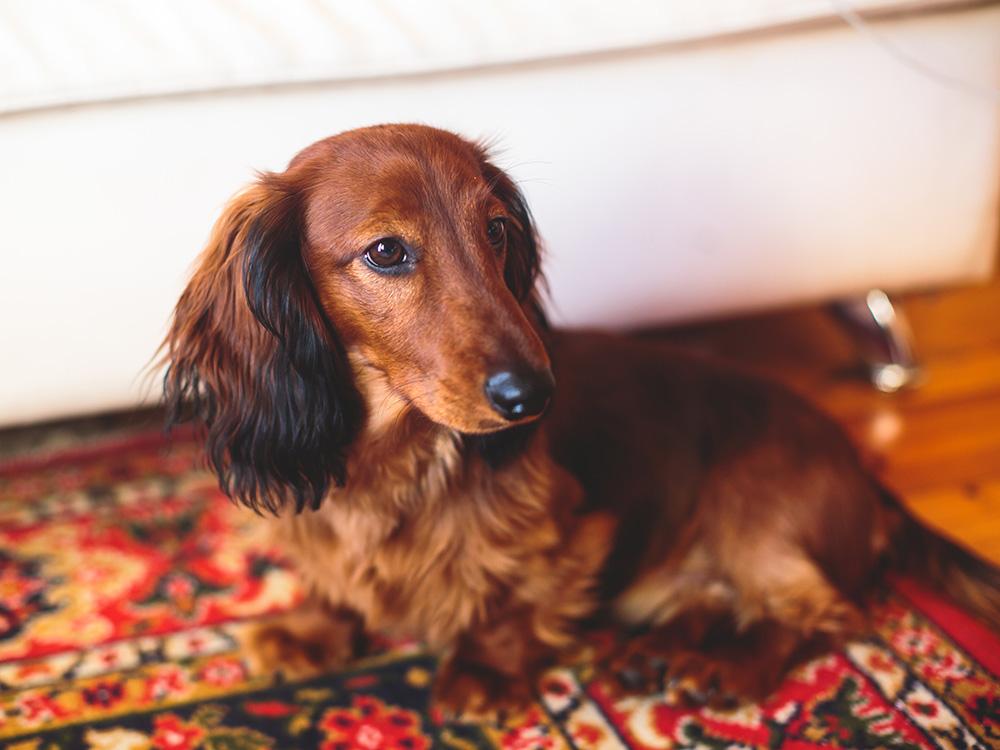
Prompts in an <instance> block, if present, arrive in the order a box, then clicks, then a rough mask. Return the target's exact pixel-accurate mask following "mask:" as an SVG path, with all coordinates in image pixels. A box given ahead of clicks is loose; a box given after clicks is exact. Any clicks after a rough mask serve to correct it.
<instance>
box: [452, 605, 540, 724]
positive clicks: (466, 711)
mask: <svg viewBox="0 0 1000 750" xmlns="http://www.w3.org/2000/svg"><path fill="white" fill-rule="evenodd" d="M531 620H532V617H531V612H530V610H527V609H524V610H521V611H518V612H515V613H513V614H511V615H509V616H507V617H505V618H502V619H497V620H495V621H491V622H489V623H488V624H486V625H484V626H482V627H480V628H479V629H477V630H475V631H474V632H470V633H467V634H465V635H464V636H463V637H462V638H461V640H460V641H459V643H458V645H457V646H456V647H455V648H454V650H453V651H452V652H451V653H450V654H449V655H448V656H447V657H446V658H445V659H444V660H443V661H442V663H441V667H440V669H439V670H438V674H437V678H436V679H435V683H434V704H435V706H437V708H439V709H440V710H441V711H442V712H443V713H444V714H445V715H446V716H448V717H450V718H459V719H463V720H495V719H503V717H504V716H505V714H506V713H507V712H513V711H517V710H518V709H521V708H524V707H525V706H526V705H527V704H528V703H530V701H531V699H532V691H533V689H534V686H535V683H536V682H537V679H538V676H539V674H540V673H541V671H542V670H543V669H544V668H545V667H546V666H548V665H549V664H551V663H552V662H553V661H554V659H555V655H556V651H555V649H553V648H552V647H551V646H548V645H546V644H544V643H542V642H541V641H540V640H538V638H537V637H535V635H534V634H533V632H532V624H531Z"/></svg>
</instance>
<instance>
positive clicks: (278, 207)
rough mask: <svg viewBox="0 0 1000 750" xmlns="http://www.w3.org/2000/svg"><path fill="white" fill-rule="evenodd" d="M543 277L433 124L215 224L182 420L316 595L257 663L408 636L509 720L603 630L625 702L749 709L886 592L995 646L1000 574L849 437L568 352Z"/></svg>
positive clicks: (502, 206)
mask: <svg viewBox="0 0 1000 750" xmlns="http://www.w3.org/2000/svg"><path fill="white" fill-rule="evenodd" d="M633 249H634V250H637V251H638V250H642V251H643V252H652V251H654V248H653V247H649V248H614V249H612V248H609V249H608V252H607V253H606V254H605V261H604V262H606V263H628V264H633V265H635V266H636V273H642V263H641V261H642V259H641V258H639V257H636V255H635V254H633V253H632V252H631V250H633ZM539 264H540V244H539V240H538V239H537V237H536V234H535V229H534V226H533V223H532V217H531V214H530V211H529V209H528V206H527V205H526V203H525V200H524V198H523V196H522V194H521V193H520V192H519V190H518V188H517V186H516V185H515V183H514V182H513V181H512V180H511V178H510V177H509V176H508V175H507V174H506V173H504V172H503V171H501V170H500V169H498V168H497V167H496V166H494V164H493V163H492V162H491V161H490V157H489V155H488V154H487V152H486V150H485V148H484V147H482V146H480V145H477V144H474V143H471V142H469V141H467V140H465V139H463V138H461V137H460V136H457V135H455V134H452V133H450V132H446V131H443V130H438V129H435V128H431V127H426V126H418V125H381V126H374V127H367V128H362V129H358V130H351V131H348V132H345V133H341V134H339V135H336V136H333V137H331V138H327V139H325V140H321V141H319V142H317V143H315V144H313V145H311V146H309V147H307V148H306V149H305V150H303V151H302V152H301V153H299V154H298V155H297V156H295V157H294V159H292V161H291V162H290V164H289V166H288V168H287V169H286V170H285V171H283V172H280V173H263V174H260V175H259V177H258V178H257V179H256V181H255V182H254V183H253V184H252V185H250V186H249V187H248V188H246V189H245V190H244V191H243V192H241V193H239V194H238V195H237V196H236V197H235V198H233V199H232V201H231V202H230V203H229V204H228V206H227V207H226V208H225V209H224V211H223V213H222V216H221V218H220V219H219V220H218V222H217V223H216V225H215V227H214V229H213V230H212V233H211V237H210V239H209V241H208V245H207V248H206V249H205V250H204V252H203V254H202V255H201V257H200V260H199V261H198V265H197V268H196V271H195V273H194V274H193V276H192V278H191V280H190V282H189V283H188V285H187V288H186V289H185V290H184V292H183V294H182V296H181V297H180V300H179V302H178V303H177V306H176V309H175V311H174V315H173V320H172V324H171V327H170V329H169V333H168V335H167V338H166V340H165V342H164V352H165V353H164V359H165V360H166V363H167V365H168V366H167V371H166V375H165V380H164V388H165V403H166V406H167V412H168V423H169V424H174V423H177V422H180V421H184V420H187V419H194V420H196V421H199V422H200V423H201V424H202V425H203V431H204V439H205V443H206V449H207V450H206V452H207V456H208V460H209V462H210V464H211V466H212V467H213V469H214V471H215V472H216V473H217V475H218V479H219V482H220V485H221V487H222V489H223V490H224V491H225V492H226V493H227V494H228V495H229V496H230V497H232V498H233V499H234V500H236V501H238V502H240V503H242V504H244V505H246V506H248V507H249V508H252V509H254V510H255V511H257V512H258V513H259V514H261V515H262V516H263V517H264V519H265V520H264V521H263V522H264V523H266V524H268V526H269V531H270V533H271V534H273V538H274V539H275V540H277V542H278V544H279V545H280V547H281V548H282V549H283V550H284V552H285V553H286V554H287V556H288V558H289V559H290V561H291V562H292V564H293V565H294V566H295V568H297V571H298V573H299V575H300V577H301V580H302V582H303V584H304V590H305V591H306V592H308V593H307V594H306V601H305V602H304V603H303V605H302V607H301V608H300V609H298V610H296V611H295V612H293V613H292V615H290V616H287V617H285V618H283V619H281V620H279V621H276V622H272V623H267V624H265V625H264V626H262V627H261V628H260V629H259V631H258V632H257V634H256V636H255V639H254V653H255V654H256V656H257V658H259V659H260V660H261V663H263V664H266V665H270V666H272V667H275V668H280V669H282V670H284V671H285V672H286V674H293V675H295V674H308V673H310V672H311V671H318V670H321V669H332V668H336V667H338V666H341V665H343V664H345V663H347V662H348V661H349V660H351V659H353V658H355V657H357V656H358V655H359V653H360V651H361V650H362V649H363V648H364V644H365V634H366V633H372V632H382V633H387V634H389V635H398V636H405V637H412V638H417V639H420V640H421V641H423V642H424V643H426V644H427V645H428V647H429V648H430V649H432V650H433V651H434V652H435V653H437V654H439V655H440V656H441V657H442V660H441V666H440V668H439V671H438V674H437V676H436V680H435V686H434V693H433V695H434V700H435V702H436V704H437V705H438V706H439V707H440V708H441V709H442V710H443V711H446V712H448V714H449V715H455V716H476V715H494V714H493V712H495V711H497V710H500V709H502V708H503V707H511V708H514V707H517V706H520V705H523V704H524V703H525V702H527V701H528V700H530V697H531V693H532V687H533V683H534V681H535V679H536V678H537V676H538V675H539V673H540V671H541V670H543V669H545V668H546V667H548V666H549V665H551V664H553V663H555V662H556V661H557V660H559V659H563V658H566V655H567V654H569V653H571V652H572V651H573V649H574V648H576V647H577V646H578V644H579V643H580V639H581V636H582V635H584V634H585V633H587V632H588V631H589V629H590V628H593V627H603V626H604V625H606V624H608V623H615V624H616V626H617V627H618V632H622V633H629V634H631V635H632V636H633V637H631V638H625V637H622V638H618V639H616V645H614V646H613V647H612V648H610V649H609V650H608V651H609V653H608V654H604V655H602V656H601V657H600V659H601V664H603V665H605V666H606V668H607V669H609V670H611V671H610V673H611V674H616V675H619V676H623V675H624V677H622V679H623V680H625V682H626V683H629V682H631V683H636V684H639V685H641V686H643V687H644V688H649V687H650V686H653V687H658V688H662V687H663V686H664V685H666V684H668V683H669V684H671V685H676V684H678V682H680V683H681V684H683V685H686V686H687V688H685V690H684V693H683V694H684V695H685V696H687V698H688V699H690V700H694V701H707V702H709V703H712V704H713V705H714V704H716V703H731V702H732V701H739V700H752V699H760V698H762V697H763V696H766V695H767V694H768V692H769V691H771V690H772V689H773V688H774V687H775V686H776V685H777V684H778V683H779V682H780V680H781V678H782V676H783V675H784V674H785V672H786V671H787V670H788V669H789V668H790V667H792V666H793V665H795V664H797V663H799V662H801V661H802V660H803V659H805V658H806V657H808V656H810V655H812V654H815V653H817V652H818V651H820V650H823V649H829V648H832V647H835V646H837V645H838V644H840V643H842V642H843V641H844V640H845V639H848V638H850V637H852V636H854V635H856V634H858V633H860V632H862V631H863V629H864V627H865V610H864V602H865V600H866V597H867V596H868V595H869V594H870V593H871V592H872V590H873V587H875V586H876V585H877V584H878V582H879V581H881V580H883V577H884V576H883V573H885V571H886V570H888V569H893V570H896V571H902V572H903V573H908V574H914V575H919V576H921V577H922V578H923V579H925V580H927V581H928V582H930V583H931V584H933V585H935V586H936V587H937V588H938V589H941V590H945V591H947V592H948V593H950V594H951V595H952V596H953V597H955V598H956V599H958V600H959V602H960V603H962V604H963V605H965V606H966V607H968V608H969V609H970V610H971V611H973V612H974V613H975V614H977V615H978V616H979V617H980V618H982V619H983V620H984V621H985V622H987V623H988V624H989V625H990V626H991V627H993V628H1000V573H998V571H997V570H996V569H994V568H992V567H990V566H989V565H988V564H986V563H985V562H982V561H980V560H978V559H977V558H975V557H973V556H972V555H971V554H969V553H968V552H966V551H964V550H962V549H960V548H959V547H957V546H955V545H954V544H952V543H950V542H948V541H945V540H944V539H942V538H941V537H939V536H937V535H936V534H934V533H932V532H931V531H929V530H927V529H925V528H923V527H922V526H921V525H920V524H919V523H918V522H917V521H915V520H914V519H913V518H911V517H910V516H909V515H908V514H907V513H906V512H905V510H904V509H903V508H902V507H901V506H900V505H899V503H897V502H896V501H895V500H894V499H893V498H892V497H891V495H890V494H889V493H888V492H887V491H886V490H884V489H883V488H882V487H881V486H880V485H879V483H878V482H877V481H876V480H875V479H874V478H873V477H872V476H871V475H869V473H867V472H866V470H865V469H864V468H863V467H862V462H861V460H860V459H859V456H858V454H857V452H856V450H855V448H854V447H853V446H852V444H851V443H850V442H849V441H848V439H847V438H846V436H845V435H844V433H843V432H842V430H841V429H840V428H839V427H838V426H837V425H836V424H835V423H834V422H833V421H832V420H831V419H830V418H828V417H827V416H824V415H823V414H822V413H820V412H819V411H817V410H816V409H815V408H814V407H812V406H810V405H809V404H808V403H807V402H806V401H804V400H803V399H801V398H800V397H798V396H796V395H795V394H793V393H791V392H789V391H787V390H785V389H784V388H782V387H779V386H778V385H776V384H773V383H770V382H768V381H766V380H763V379H760V378H758V377H756V376H754V375H752V374H748V373H742V372H738V371H736V370H734V369H733V368H732V367H730V366H728V365H721V364H718V363H716V362H713V361H711V360H709V359H704V358H701V357H699V356H697V355H694V354H690V353H684V352H682V351H675V350H672V349H670V348H667V347H665V346H664V345H662V344H659V343H655V342H650V341H648V340H642V339H638V338H629V337H625V336H617V335H610V334H605V333H597V332H574V331H562V330H555V329H552V328H551V327H550V326H549V325H548V323H547V322H546V318H545V314H544V312H543V307H542V293H541V290H542V280H541V277H540V273H539ZM557 382H558V384H559V386H558V390H556V383H557ZM653 656H655V657H656V658H655V659H654V658H653ZM650 665H653V666H655V667H656V668H655V669H654V668H653V666H650ZM626 677H627V679H626Z"/></svg>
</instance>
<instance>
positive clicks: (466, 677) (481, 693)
mask: <svg viewBox="0 0 1000 750" xmlns="http://www.w3.org/2000/svg"><path fill="white" fill-rule="evenodd" d="M531 688H532V683H531V680H530V679H528V678H526V677H520V676H510V675H505V674H503V673H501V672H499V671H497V670H495V669H492V668H491V667H488V666H484V665H481V664H474V663H469V662H463V661H460V660H457V659H449V660H448V661H446V662H445V663H444V664H442V666H441V668H440V669H439V670H438V675H437V678H436V679H435V682H434V693H433V705H434V707H435V708H436V709H437V710H438V711H440V712H441V714H442V716H443V718H444V719H445V720H447V721H462V722H484V723H494V724H503V723H505V722H506V721H507V719H508V718H510V717H511V716H514V715H516V714H518V713H520V712H522V711H523V710H525V709H526V708H527V707H528V706H529V705H530V704H531V702H532V698H533V695H532V689H531Z"/></svg>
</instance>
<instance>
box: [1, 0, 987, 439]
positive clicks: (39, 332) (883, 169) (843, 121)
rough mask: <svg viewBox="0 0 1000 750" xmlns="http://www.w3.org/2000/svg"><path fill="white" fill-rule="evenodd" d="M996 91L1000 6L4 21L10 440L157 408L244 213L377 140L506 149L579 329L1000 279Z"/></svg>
mask: <svg viewBox="0 0 1000 750" xmlns="http://www.w3.org/2000/svg"><path fill="white" fill-rule="evenodd" d="M852 8H857V9H858V10H859V11H860V12H861V13H862V14H863V15H864V19H865V20H864V23H863V24H862V25H860V26H858V27H852V26H851V25H850V24H848V23H847V22H846V21H845V19H844V18H843V17H842V15H838V14H837V13H836V12H835V11H840V13H841V14H845V13H846V15H847V16H848V19H849V20H853V21H854V22H855V23H856V24H857V21H858V20H859V18H858V17H857V16H855V15H854V14H853V12H852V10H851V9H852ZM998 88H1000V5H998V4H997V3H989V2H987V3H969V2H955V1H954V0H952V1H948V0H945V1H933V0H924V1H923V2H905V1H903V0H853V3H852V4H848V2H847V0H676V1H674V2H662V1H661V0H646V1H640V0H615V2H607V1H606V0H601V1H600V2H598V1H597V0H577V1H576V2H569V0H566V1H565V2H545V1H544V0H477V2H459V1H458V0H424V1H422V2H415V3H409V2H406V1H405V0H385V1H384V2H380V3H369V2H360V1H357V0H284V1H283V2H264V0H258V1H250V0H239V1H224V0H117V1H115V0H92V1H91V2H87V3H77V2H72V1H66V2H59V1H58V0H0V212H2V219H3V221H2V231H0V248H2V251H0V252H2V259H3V263H2V266H0V358H2V361H3V366H2V368H0V425H2V424H13V423H18V422H23V421H27V420H32V419H38V418H46V417H55V416H62V415H71V414H80V413H84V412H87V411H93V410H100V409H108V408H116V407H122V406H128V405H131V404H135V403H138V402H139V401H140V400H142V399H143V398H147V399H148V398H151V397H155V395H156V393H155V386H153V387H152V389H151V390H149V389H147V390H146V391H144V390H143V385H144V381H143V379H142V377H141V370H142V368H143V366H144V365H145V364H146V363H147V362H148V360H149V359H150V357H151V356H152V355H153V353H154V350H155V349H156V347H157V345H158V343H159V340H160V338H161V336H162V333H163V331H164V328H165V323H166V320H167V317H168V315H169V313H170V309H171V306H172V304H173V302H174V300H175V299H176V297H177V295H178V293H179V291H180V289H181V288H182V285H183V283H184V280H185V277H186V274H187V273H188V270H189V268H190V264H191V262H192V260H193V259H194V257H195V255H196V254H197V252H198V251H199V249H200V247H201V245H202V243H203V241H204V238H205V237H206V235H207V233H208V230H209V227H210V225H211V223H212V221H213V220H214V218H215V216H216V214H217V212H218V211H219V209H220V207H221V205H222V204H223V203H224V201H225V200H226V198H227V197H228V196H229V195H230V194H231V193H233V192H234V191H235V190H236V189H237V188H239V187H240V186H241V185H242V184H243V183H245V182H246V181H247V180H249V179H250V178H251V176H252V174H253V170H255V169H281V168H282V167H283V165H284V164H285V163H286V162H287V160H288V159H289V157H290V156H291V155H292V154H293V153H294V152H295V151H296V150H297V149H299V148H300V147H302V146H304V145H306V144H308V143H309V142H311V141H313V140H315V139H317V138H320V137H323V136H326V135H329V134H332V133H334V132H337V131H340V130H343V129H347V128H351V127H354V126H358V125H362V124H370V123H374V122H385V121H422V122H426V123H430V124H435V125H439V126H443V127H447V128H452V129H454V130H457V131H460V132H462V133H464V134H466V135H469V136H472V137H477V138H479V137H483V138H489V139H493V140H495V141H496V143H497V144H498V148H497V160H498V162H499V163H500V164H501V166H504V167H507V168H509V169H510V170H511V171H512V172H513V174H514V175H515V176H516V177H517V178H518V179H519V180H520V181H521V183H522V186H523V188H524V190H525V192H526V194H527V196H528V198H529V201H530V203H531V205H532V206H533V208H534V210H535V213H536V216H537V219H538V225H539V227H540V229H541V231H542V233H543V236H544V238H545V239H546V240H547V245H548V256H549V257H548V264H547V270H548V276H549V280H550V284H551V289H552V293H553V308H554V316H555V318H556V319H557V320H559V321H562V322H568V323H572V324H601V325H611V326H616V327H621V326H628V325H636V324H646V323H654V322H665V321H669V320H676V319H679V318H690V317H695V316H704V315H710V314H718V313H722V312H730V311H737V310H745V309H750V308H755V307H761V306H769V305H779V304H785V303H790V302H794V301H800V300H806V299H824V298H833V297H836V296H839V295H844V294H848V293H851V292H855V291H858V290H861V289H864V288H866V287H869V286H873V285H878V286H882V287H885V288H888V289H903V288H910V287H913V286H926V285H932V284H943V283H950V282H955V281H959V280H970V279H976V278H983V277H984V276H985V275H987V274H988V273H989V272H990V269H991V267H992V263H993V260H994V258H995V255H996V241H997V209H998V187H1000V104H998V96H997V94H996V91H997V89H998Z"/></svg>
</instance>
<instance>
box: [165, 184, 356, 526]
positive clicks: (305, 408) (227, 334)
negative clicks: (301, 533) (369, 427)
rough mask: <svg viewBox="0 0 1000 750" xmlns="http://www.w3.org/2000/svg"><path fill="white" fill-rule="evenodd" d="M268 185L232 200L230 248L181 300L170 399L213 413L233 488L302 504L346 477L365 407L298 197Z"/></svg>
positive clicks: (172, 418)
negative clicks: (303, 235) (310, 265)
mask: <svg viewBox="0 0 1000 750" xmlns="http://www.w3.org/2000/svg"><path fill="white" fill-rule="evenodd" d="M258 187H260V188H262V189H263V190H264V191H265V193H266V197H265V199H264V200H256V201H254V202H253V203H252V204H251V205H249V206H243V207H241V206H239V205H236V206H233V207H230V209H227V211H228V212H229V213H228V215H227V217H226V218H224V219H223V221H228V222H229V224H230V225H229V226H223V228H222V231H221V232H220V233H219V234H220V237H221V241H222V244H223V247H221V248H217V249H215V251H214V252H219V253H221V254H222V256H223V257H221V258H214V259H213V258H212V256H211V252H212V249H211V248H210V253H209V254H208V255H206V257H205V258H204V259H203V261H202V267H201V268H200V269H199V271H198V272H197V273H196V275H195V279H193V280H192V283H191V284H190V285H189V287H188V290H186V291H185V294H184V296H182V298H181V301H180V302H179V303H178V306H177V310H176V312H175V317H174V323H173V327H172V330H171V332H170V334H169V336H168V358H169V359H170V365H169V368H168V370H167V374H166V378H165V382H164V398H165V401H166V405H167V412H168V422H169V423H173V422H177V421H181V420H184V419H187V418H191V417H192V416H193V417H195V418H197V419H199V420H201V421H202V422H203V423H204V425H205V428H206V433H207V434H206V445H207V451H208V458H209V461H210V463H211V465H212V467H213V468H214V470H215V472H216V474H217V475H218V478H219V483H220V485H221V487H222V489H223V490H224V491H225V492H226V494H228V495H229V496H230V497H232V498H234V499H236V500H239V501H240V502H242V503H244V504H245V505H247V506H249V507H250V508H253V509H254V510H256V511H258V512H260V511H262V510H267V511H270V512H272V513H277V512H278V511H279V510H280V509H281V508H282V507H283V506H284V505H285V503H286V502H289V501H290V502H291V503H292V504H293V505H294V507H295V509H296V511H302V510H303V509H304V508H305V507H307V506H308V507H311V508H316V507H318V506H319V504H320V502H321V501H322V499H323V497H324V496H325V495H326V493H327V491H328V489H329V486H330V483H331V481H332V482H335V483H337V484H339V485H343V483H344V482H345V481H346V460H347V449H348V446H349V444H350V443H351V441H352V440H353V438H354V436H355V434H356V432H357V429H358V426H359V423H360V419H361V406H360V399H359V397H358V394H357V392H356V390H355V388H354V386H353V380H352V377H351V372H350V365H349V363H348V361H347V357H346V354H345V352H344V349H343V346H342V344H341V343H340V341H339V339H338V337H337V335H336V332H335V331H334V329H333V327H332V326H331V325H330V323H329V321H328V320H327V319H326V317H325V316H324V315H323V313H322V311H321V308H320V306H319V304H318V301H317V298H316V292H315V290H314V289H313V286H312V283H311V281H310V279H309V276H308V273H307V272H306V269H305V264H304V262H303V259H302V257H301V250H300V232H299V222H298V203H297V200H296V198H295V196H294V194H293V193H292V192H291V191H289V190H288V189H287V188H285V186H283V185H281V184H280V183H279V182H278V178H277V177H276V176H274V175H265V176H263V177H262V178H261V182H260V184H259V186H258ZM213 260H214V262H213ZM248 328H249V329H250V330H246V329H248Z"/></svg>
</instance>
